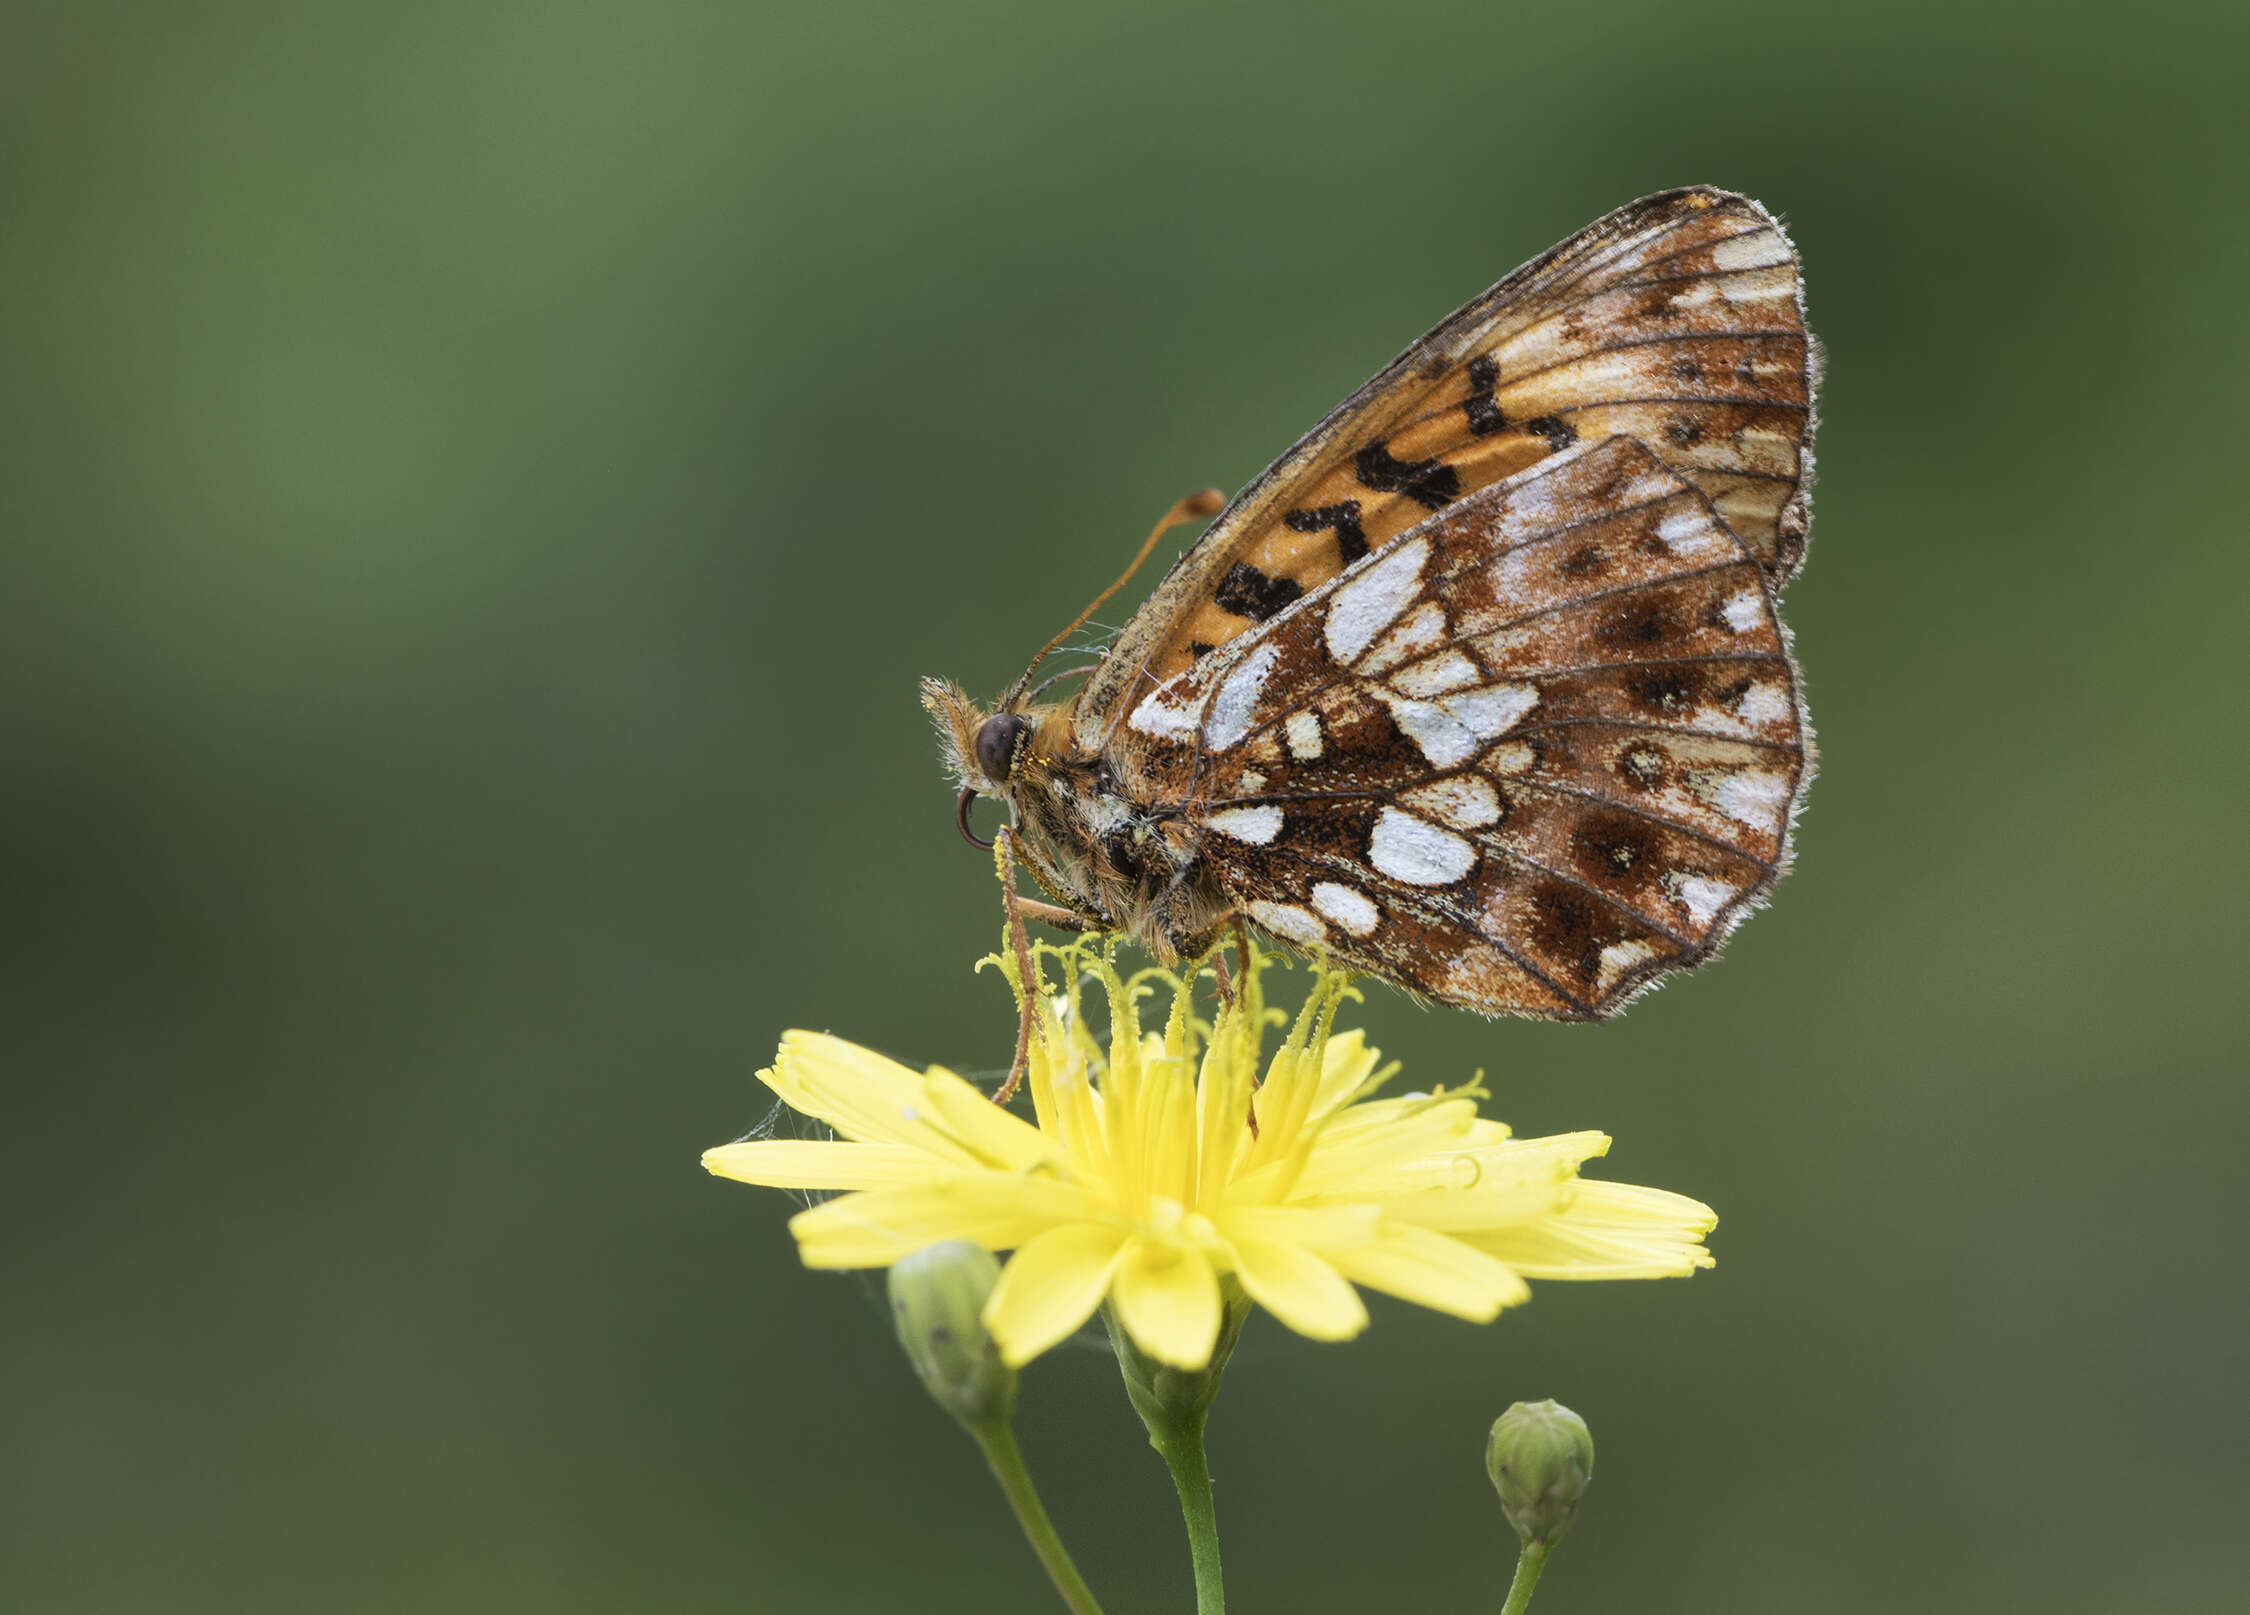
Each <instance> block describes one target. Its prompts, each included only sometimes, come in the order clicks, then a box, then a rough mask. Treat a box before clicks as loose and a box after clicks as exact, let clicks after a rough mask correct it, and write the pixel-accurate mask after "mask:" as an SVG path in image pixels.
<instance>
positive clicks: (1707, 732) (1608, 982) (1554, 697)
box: [922, 187, 1820, 1020]
mask: <svg viewBox="0 0 2250 1615" xmlns="http://www.w3.org/2000/svg"><path fill="white" fill-rule="evenodd" d="M1819 372H1820V352H1819V348H1818V346H1817V344H1816V343H1815V342H1814V340H1813V338H1812V336H1811V335H1810V333H1809V332H1808V331H1807V330H1806V326H1805V313H1804V295H1803V286H1802V280H1801V275H1800V271H1799V267H1798V261H1797V255H1796V251H1795V248H1794V247H1793V246H1792V245H1791V243H1790V241H1789V239H1788V237H1787V236H1786V235H1785V234H1784V233H1783V231H1782V228H1781V226H1780V225H1779V224H1778V223H1777V222H1776V221H1775V219H1774V218H1773V216H1772V215H1771V214H1769V213H1768V212H1767V211H1766V210H1765V209H1764V208H1763V207H1761V206H1759V205H1758V204H1757V203H1756V202H1754V201H1752V200H1750V199H1749V198H1747V197H1744V196H1739V195H1735V194H1732V193H1730V192H1725V191H1719V190H1713V189H1709V188H1706V187H1693V188H1689V189H1684V190H1675V191H1666V192H1663V193H1660V194H1658V195H1655V196H1649V197H1644V198H1643V199H1641V200H1640V201H1638V202H1634V203H1631V204H1630V205H1628V206H1626V207H1623V208H1620V209H1618V210H1617V211H1616V212H1614V213H1612V214H1610V215H1609V216H1608V217H1606V218H1603V219H1600V220H1598V221H1596V222H1595V223H1593V224H1591V225H1589V226H1587V227H1586V228H1585V229H1584V230H1582V231H1580V232H1579V233H1578V234H1577V235H1575V236H1573V237H1571V238H1570V239H1569V240H1567V241H1565V242H1563V243H1561V244H1560V245H1558V246H1556V247H1554V248H1552V249H1551V250H1549V251H1548V252H1546V253H1543V254H1542V255H1540V256H1539V257H1537V258H1535V259H1533V260H1532V261H1531V262H1529V263H1527V264H1525V265H1524V266H1523V267H1521V268H1520V269H1518V270H1516V271H1515V272H1514V273H1513V274H1511V275H1509V276H1508V277H1507V278H1506V279H1504V280H1502V281H1501V282H1500V283H1499V284H1498V285H1496V286H1494V287H1493V288H1492V289H1491V290H1490V291H1488V292H1486V293H1485V294H1484V295H1483V296H1481V297H1479V298H1477V299H1475V300H1474V301H1473V302H1471V303H1469V304H1468V305H1467V306H1466V307H1464V308H1462V309H1461V310H1459V311H1458V312H1457V313H1455V314H1454V315H1452V316H1451V317H1450V318H1449V319H1447V320H1446V321H1444V323H1442V324H1440V325H1439V326H1438V327H1437V328H1436V329H1435V330H1433V331H1431V332H1430V333H1429V334H1428V335H1426V336H1424V337H1423V338H1422V339H1421V340H1420V341H1418V342H1416V343H1415V344H1414V345H1413V346H1412V347H1410V348H1408V349H1407V350H1406V351H1405V352H1404V353H1403V354H1401V355H1400V356H1399V357H1398V358H1397V359H1396V360H1394V361H1393V362H1392V363H1391V364H1390V365H1388V366H1387V367H1386V368H1384V369H1383V370H1382V371H1381V372H1380V373H1379V374H1378V375H1376V376H1375V378H1374V379H1373V380H1371V381H1369V382H1368V383H1367V384H1366V385H1365V386H1364V387H1362V388H1360V389H1359V391H1357V392H1355V393H1354V394H1352V396H1351V397H1349V398H1347V399H1346V400H1345V401H1344V402H1343V403H1342V404H1341V405H1339V406H1338V407H1337V408H1336V409H1335V410H1334V412H1332V413H1331V414H1330V415H1329V416H1328V418H1327V419H1325V420H1323V421H1322V422H1321V423H1320V424H1319V425H1318V426H1316V427H1314V428H1313V429H1312V431H1310V432H1309V433H1307V434H1306V435H1305V436H1304V437H1303V438H1302V439H1301V440H1299V442H1298V443H1297V444H1296V446H1295V447H1293V448H1291V449H1290V450H1289V451H1288V452H1287V453H1286V454H1284V455H1282V456H1281V458H1280V459H1278V460H1276V461H1275V462H1274V463H1273V464H1272V465H1271V466H1270V467H1268V468H1267V470H1266V471H1265V472H1264V473H1263V474H1262V475H1261V476H1259V477H1258V478H1257V480H1256V481H1254V482H1253V483H1251V484H1250V485H1249V487H1247V488H1246V489H1244V490H1243V491H1242V492H1241V493H1240V494H1239V495H1237V496H1236V497H1235V498H1234V500H1233V501H1232V502H1231V503H1228V504H1227V505H1226V506H1225V508H1224V509H1223V510H1220V511H1219V513H1218V515H1217V518H1216V519H1215V520H1214V521H1212V523H1211V524H1210V526H1209V527H1208V528H1207V529H1205V531H1204V533H1203V534H1202V536H1201V537H1200V538H1199V539H1198V540H1197V541H1196V542H1195V543H1194V544H1193V545H1191V546H1190V547H1189V548H1188V549H1187V550H1186V552H1185V553H1184V554H1182V555H1181V557H1180V558H1179V560H1178V561H1177V562H1176V563H1175V564H1174V565H1173V566H1172V568H1171V570H1170V571H1169V572H1168V573H1167V574H1166V575H1165V577H1164V578H1163V580H1162V581H1161V582H1160V583H1159V584H1158V586H1157V588H1156V590H1155V592H1154V593H1153V594H1152V595H1151V596H1150V597H1149V599H1148V601H1147V602H1146V603H1145V604H1144V605H1143V606H1142V607H1141V608H1140V610H1139V611H1137V612H1136V613H1134V615H1133V617H1132V618H1131V620H1130V621H1129V622H1127V624H1126V625H1125V627H1124V630H1123V631H1122V633H1120V634H1119V635H1118V636H1117V638H1116V639H1115V641H1114V642H1113V643H1111V644H1110V645H1109V646H1108V648H1107V649H1106V651H1104V652H1103V654H1102V655H1101V658H1100V660H1099V662H1098V663H1096V664H1095V665H1094V666H1093V667H1092V668H1091V669H1090V671H1088V672H1087V673H1086V675H1085V682H1084V683H1083V684H1082V685H1081V686H1080V687H1079V689H1078V690H1077V692H1076V694H1075V695H1073V696H1072V697H1070V698H1069V699H1067V700H1064V701H1059V702H1052V703H1049V702H1042V701H1040V700H1039V699H1037V697H1038V696H1039V695H1040V694H1041V693H1043V690H1044V688H1045V687H1044V686H1042V687H1040V688H1039V689H1035V688H1034V687H1033V685H1032V683H1031V678H1032V673H1033V672H1034V671H1036V669H1037V667H1038V665H1039V662H1040V660H1041V659H1043V658H1044V657H1045V655H1046V651H1042V652H1041V653H1040V656H1039V657H1038V658H1034V660H1033V663H1032V667H1031V668H1030V669H1027V670H1026V671H1025V673H1024V676H1023V677H1022V678H1021V679H1019V680H1018V681H1017V682H1016V684H1015V685H1014V687H1013V688H1011V689H1010V690H1009V691H1008V693H1007V694H1006V695H1005V696H1004V697H1003V698H1002V699H1001V700H1000V701H999V702H998V703H997V704H996V705H995V706H994V707H993V708H992V709H990V710H989V711H988V710H986V709H984V708H982V707H980V706H979V705H977V704H976V703H975V702H973V701H971V700H970V699H969V698H968V697H967V696H966V695H965V694H964V693H963V692H962V691H961V690H960V689H959V688H958V687H956V686H955V685H953V684H950V683H947V682H945V681H943V680H938V679H928V680H924V681H923V686H922V693H923V702H924V705H925V706H926V707H927V708H928V709H929V711H930V713H931V714H932V716H933V717H934V718H935V720H936V722H937V727H938V733H939V741H940V746H941V750H942V751H943V753H944V756H945V760H946V762H947V765H948V766H949V768H950V769H951V771H952V773H953V775H954V777H955V779H956V781H957V782H958V784H959V787H960V796H959V801H958V808H957V815H958V818H959V822H960V825H961V828H962V832H963V834H964V835H968V836H969V837H970V839H971V840H976V839H977V838H976V837H975V836H974V834H973V833H972V832H971V831H970V829H969V819H968V812H969V808H970V805H971V803H972V802H973V801H974V800H975V799H976V798H978V797H980V796H982V797H997V798H999V799H1000V800H1001V801H1002V802H1003V803H1005V804H1006V806H1007V808H1008V809H1009V812H1010V817H1011V821H1012V826H1013V829H1012V832H1003V833H1004V834H1007V835H1008V837H1009V840H1010V842H1011V844H1012V850H1014V851H1015V852H1017V853H1018V854H1019V855H1020V856H1021V858H1022V859H1023V860H1024V861H1025V862H1026V863H1028V864H1029V865H1030V867H1031V869H1032V870H1033V871H1034V873H1036V875H1037V876H1038V878H1039V880H1040V882H1041V883H1042V884H1043V885H1044V886H1045V887H1046V888H1047V889H1048V891H1049V892H1050V894H1052V895H1053V896H1054V897H1055V898H1057V899H1058V900H1059V902H1058V903H1056V904H1037V903H1029V902H1024V903H1021V904H1020V911H1021V912H1022V913H1025V914H1028V915H1029V916H1031V917H1034V918H1037V919H1041V920H1045V921H1048V922H1051V923H1054V924H1058V925H1061V926H1064V927H1066V928H1072V929H1077V930H1081V931H1104V932H1121V933H1124V934H1126V935H1128V936H1130V937H1132V938H1135V939H1137V940H1138V941H1139V942H1140V943H1142V944H1143V945H1145V946H1146V947H1147V948H1148V949H1149V950H1150V951H1151V952H1153V953H1154V954H1155V955H1156V956H1157V957H1158V958H1160V959H1163V960H1166V961H1171V960H1174V959H1177V958H1181V957H1187V958H1199V957H1202V956H1203V955H1205V954H1206V953H1207V952H1209V951H1211V950H1213V949H1214V948H1215V947H1216V946H1217V944H1218V943H1219V942H1220V941H1221V940H1222V938H1223V937H1224V935H1225V934H1226V932H1227V930H1228V928H1230V927H1235V928H1239V927H1240V926H1241V925H1242V924H1244V923H1245V922H1247V923H1248V924H1251V925H1254V926H1256V927H1257V928H1258V929H1259V930H1261V931H1263V932H1264V933H1266V934H1267V935H1269V936H1271V937H1274V938H1278V939H1279V940H1281V941H1282V942H1285V943H1288V944H1291V945H1292V946H1294V947H1296V948H1299V949H1303V950H1308V951H1319V952H1324V953H1325V954H1326V955H1327V956H1328V957H1330V958H1331V959H1333V960H1335V961H1337V962H1338V963H1340V964H1343V965H1346V966H1348V967H1350V968H1352V969H1355V970H1357V971H1360V972H1363V973H1365V974H1368V975H1372V976H1376V977H1380V978H1381V979H1383V980H1385V981H1389V982H1392V983H1394V984H1396V985H1398V986H1400V987H1403V988H1406V989H1408V990H1410V991H1412V992H1414V993H1416V994H1420V995H1423V996H1425V997H1428V998H1431V999H1436V1000H1438V1001H1441V1002H1444V1003H1448V1004H1455V1005H1460V1006H1463V1007H1466V1008H1469V1009H1473V1010H1478V1011H1482V1012H1485V1013H1487V1014H1520V1015H1533V1016H1541V1017H1548V1018H1553V1019H1561V1020H1593V1019H1598V1018H1601V1017H1604V1016H1607V1015H1610V1014H1613V1013H1615V1012H1616V1011H1617V1010H1618V1009H1620V1008H1622V1007H1623V1006H1624V1005H1625V1003H1626V1002H1627V1001H1629V1000H1630V999H1631V998H1633V997H1634V995H1635V994H1637V993H1639V992H1641V991H1643V990H1644V989H1646V988H1648V987H1649V986H1651V985H1652V984H1654V983H1655V982H1657V981H1658V980H1659V979H1660V978H1662V977H1663V976H1664V975H1665V974H1666V973H1668V972H1670V971H1674V970H1679V969H1682V968H1686V967H1689V966H1692V965H1695V964H1699V963H1701V962H1702V961H1704V960H1706V959H1708V958H1710V957H1711V956H1712V954H1713V953H1715V952H1716V951H1717V949H1718V948H1719V946H1720V945H1721V943H1722V942H1724V941H1725V939H1726V937H1727V935H1728V933H1729V932H1731V931H1732V930H1733V928H1734V927H1735V925H1736V924H1737V923H1738V922H1740V921H1741V920H1742V919H1743V918H1744V917H1745V916H1746V915H1748V914H1749V912H1750V911H1751V910H1752V909H1753V908H1755V907H1756V906H1758V904H1759V903H1760V902H1761V901H1762V900H1763V899H1764V897H1765V896H1766V894H1767V893H1768V892H1769V891H1770V890H1771V889H1772V887H1773V885H1774V883H1775V882H1776V881H1777V880H1778V879H1779V878H1780V877H1781V875H1782V874H1783V873H1784V872H1785V871H1786V870H1787V868H1788V866H1789V861H1790V834H1791V829H1792V825H1793V822H1794V819H1795V816H1796V813H1797V811H1798V807H1799V805H1800V803H1801V802H1802V800H1803V797H1804V792H1805V788H1806V785H1807V783H1808V782H1809V780H1810V778H1811V775H1812V771H1813V742H1812V730H1811V727H1810V724H1809V722H1808V720H1807V717H1806V712H1805V705H1804V698H1803V694H1802V688H1801V679H1800V676H1799V674H1798V670H1797V666H1796V662H1795V660H1794V658H1793V656H1792V654H1791V644H1790V635H1789V631H1788V629H1787V628H1786V627H1785V626H1784V625H1783V623H1782V621H1781V617H1780V614H1779V611H1778V609H1777V600H1778V596H1779V592H1780V590H1781V589H1782V587H1783V586H1784V585H1785V584H1786V583H1787V582H1788V581H1789V579H1790V577H1791V576H1792V575H1793V574H1794V573H1795V572H1796V570H1797V568H1798V566H1799V565H1800V564H1801V562H1802V561H1803V559H1804V554H1805V545H1806V538H1807V533H1808V529H1809V518H1810V491H1811V481H1812V469H1813V457H1812V439H1813V428H1814V409H1813V404H1814V391H1815V387H1816V385H1817V382H1818V378H1819ZM1218 505H1219V500H1218V496H1217V495H1216V494H1215V493H1214V494H1206V495H1201V496H1196V497H1195V498H1191V499H1189V500H1183V501H1182V502H1181V504H1180V505H1178V506H1176V507H1174V509H1173V510H1172V511H1171V512H1170V513H1168V515H1167V516H1166V518H1165V520H1164V521H1163V522H1161V523H1159V524H1158V527H1157V530H1156V532H1154V533H1151V534H1150V535H1149V543H1148V544H1147V545H1145V546H1144V547H1143V551H1142V553H1143V555H1146V554H1147V553H1148V551H1149V550H1150V549H1152V548H1153V547H1154V545H1155V543H1156V540H1157V538H1158V536H1159V535H1160V534H1162V533H1163V532H1164V531H1165V530H1166V529H1167V528H1168V527H1169V526H1172V525H1175V524H1176V523H1178V522H1180V521H1183V520H1188V519H1192V518H1194V517H1197V516H1205V515H1210V514H1211V513H1212V512H1213V511H1214V510H1218ZM1130 575H1131V569H1130V568H1128V571H1127V576H1130ZM1123 582H1124V579H1122V578H1121V579H1119V584H1122V583H1123ZM1115 587H1117V585H1112V589H1114V588H1115ZM1106 597H1107V596H1106V594H1105V596H1104V598H1106ZM1095 604H1096V605H1097V606H1098V605H1099V604H1100V601H1099V600H1097V601H1096V602H1095ZM1092 609H1093V608H1092V607H1089V608H1088V614H1090V613H1091V611H1092ZM1084 620H1085V617H1084V615H1082V616H1081V618H1080V621H1084ZM1073 627H1074V628H1075V627H1076V624H1073ZM1070 631H1071V630H1068V629H1066V630H1065V631H1064V634H1063V635H1058V636H1057V639H1056V640H1054V641H1050V642H1049V644H1048V649H1049V650H1051V649H1053V648H1054V646H1055V644H1056V643H1058V642H1059V641H1060V640H1061V639H1063V638H1065V637H1067V636H1068V634H1069V632H1070ZM1050 682H1052V681H1050ZM980 844H985V843H981V842H980Z"/></svg>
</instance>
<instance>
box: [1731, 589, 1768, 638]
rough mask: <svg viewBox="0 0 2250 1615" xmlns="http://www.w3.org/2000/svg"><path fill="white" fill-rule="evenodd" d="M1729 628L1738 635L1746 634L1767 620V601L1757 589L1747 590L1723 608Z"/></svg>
mask: <svg viewBox="0 0 2250 1615" xmlns="http://www.w3.org/2000/svg"><path fill="white" fill-rule="evenodd" d="M1721 609H1722V611H1723V613H1724V615H1725V617H1726V619H1727V626H1728V627H1729V628H1731V629H1733V630H1734V631H1735V632H1736V633H1738V634H1746V633H1748V632H1749V631H1750V630H1751V629H1753V628H1755V627H1757V626H1758V624H1760V623H1761V622H1764V621H1765V620H1766V599H1765V596H1764V595H1762V594H1760V593H1758V591H1757V590H1755V589H1745V590H1743V591H1742V592H1741V593H1740V594H1738V595H1736V596H1735V597H1734V598H1733V599H1731V600H1729V601H1728V602H1727V603H1726V605H1725V606H1724V607H1722V608H1721Z"/></svg>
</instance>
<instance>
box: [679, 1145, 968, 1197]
mask: <svg viewBox="0 0 2250 1615" xmlns="http://www.w3.org/2000/svg"><path fill="white" fill-rule="evenodd" d="M703 1170H704V1171H706V1172H709V1173H711V1174H712V1175H713V1176H714V1177H722V1178H733V1179H734V1180H735V1181H736V1182H737V1183H755V1184H759V1185H761V1186H762V1187H764V1188H768V1189H891V1188H896V1187H898V1186H899V1185H901V1184H907V1183H924V1182H927V1181H928V1180H929V1179H930V1178H931V1177H933V1176H934V1175H936V1174H938V1173H941V1172H943V1171H945V1170H946V1168H945V1167H943V1166H942V1165H940V1164H939V1163H938V1162H936V1161H933V1160H931V1159H930V1156H929V1152H928V1151H926V1150H918V1149H912V1148H909V1147H908V1146H906V1145H904V1144H841V1143H837V1142H835V1141H833V1140H826V1139H811V1138H765V1139H755V1140H752V1141H751V1142H749V1143H745V1144H721V1145H720V1146H719V1147H718V1148H717V1149H713V1150H705V1151H704V1152H703Z"/></svg>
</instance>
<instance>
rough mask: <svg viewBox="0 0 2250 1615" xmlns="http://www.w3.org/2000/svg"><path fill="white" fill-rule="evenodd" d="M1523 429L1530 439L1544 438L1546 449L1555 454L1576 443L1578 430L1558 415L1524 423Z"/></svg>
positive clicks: (1541, 417) (1545, 416) (1544, 416)
mask: <svg viewBox="0 0 2250 1615" xmlns="http://www.w3.org/2000/svg"><path fill="white" fill-rule="evenodd" d="M1605 402H1606V400H1605ZM1523 429H1524V431H1525V432H1526V433H1528V434H1529V435H1530V436H1532V437H1543V438H1545V439H1546V440H1547V447H1549V448H1550V449H1553V450H1554V451H1555V452H1556V453H1557V454H1560V453H1561V452H1562V451H1563V450H1564V449H1567V448H1569V447H1570V446H1571V445H1572V444H1573V443H1575V442H1577V441H1578V428H1577V427H1575V426H1572V425H1571V424H1570V423H1569V422H1567V421H1565V420H1564V419H1563V418H1562V417H1561V416H1559V415H1542V416H1540V417H1539V418H1538V419H1537V420H1530V421H1525V422H1524V423H1523Z"/></svg>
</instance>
